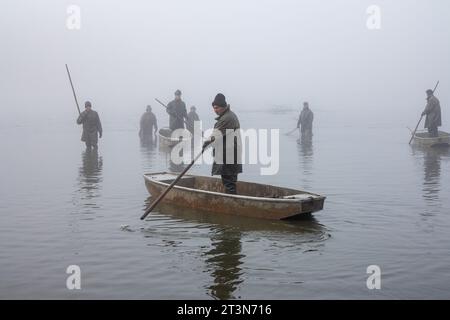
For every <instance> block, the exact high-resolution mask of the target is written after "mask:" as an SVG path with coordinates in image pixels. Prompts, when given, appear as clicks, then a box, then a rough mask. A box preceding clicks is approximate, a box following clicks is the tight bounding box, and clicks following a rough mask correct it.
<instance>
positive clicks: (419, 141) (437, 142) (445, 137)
mask: <svg viewBox="0 0 450 320" xmlns="http://www.w3.org/2000/svg"><path fill="white" fill-rule="evenodd" d="M413 141H414V144H415V145H418V146H423V147H437V146H450V134H448V133H447V132H444V131H439V136H438V137H434V138H432V137H430V136H429V134H428V132H416V134H415V135H414V139H413Z"/></svg>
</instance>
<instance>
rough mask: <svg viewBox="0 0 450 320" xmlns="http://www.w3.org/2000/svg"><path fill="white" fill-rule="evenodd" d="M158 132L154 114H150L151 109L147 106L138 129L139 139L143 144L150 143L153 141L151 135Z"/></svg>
mask: <svg viewBox="0 0 450 320" xmlns="http://www.w3.org/2000/svg"><path fill="white" fill-rule="evenodd" d="M157 131H158V121H157V119H156V116H155V114H154V113H153V112H152V107H151V106H149V105H148V106H147V110H146V111H145V113H144V114H143V115H142V117H141V121H140V128H139V137H140V138H141V140H142V141H143V142H152V141H153V133H155V136H156V132H157Z"/></svg>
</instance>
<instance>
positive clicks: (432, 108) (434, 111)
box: [422, 89, 442, 137]
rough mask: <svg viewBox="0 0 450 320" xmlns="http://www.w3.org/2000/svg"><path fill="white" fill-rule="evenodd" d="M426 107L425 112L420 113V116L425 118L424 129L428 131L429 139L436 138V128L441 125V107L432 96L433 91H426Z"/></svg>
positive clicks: (437, 134)
mask: <svg viewBox="0 0 450 320" xmlns="http://www.w3.org/2000/svg"><path fill="white" fill-rule="evenodd" d="M426 92H427V105H426V107H425V110H424V111H423V112H422V116H425V115H426V116H427V117H426V118H425V128H426V129H428V133H429V134H430V137H438V136H439V133H438V127H440V126H441V125H442V123H441V105H440V103H439V100H438V98H436V97H435V96H434V94H433V90H431V89H428V90H427V91H426Z"/></svg>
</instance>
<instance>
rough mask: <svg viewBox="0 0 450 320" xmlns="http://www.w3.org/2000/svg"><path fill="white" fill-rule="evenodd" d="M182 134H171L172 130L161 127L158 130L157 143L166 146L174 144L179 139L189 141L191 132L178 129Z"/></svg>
mask: <svg viewBox="0 0 450 320" xmlns="http://www.w3.org/2000/svg"><path fill="white" fill-rule="evenodd" d="M180 131H181V132H182V134H178V135H177V137H175V136H172V130H170V129H169V128H167V127H165V128H161V129H159V131H158V136H159V143H160V145H164V146H167V147H171V146H174V145H176V144H177V143H178V142H180V141H190V140H191V136H192V135H191V133H190V132H189V131H188V130H186V129H180Z"/></svg>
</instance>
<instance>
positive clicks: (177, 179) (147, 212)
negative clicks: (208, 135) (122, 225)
mask: <svg viewBox="0 0 450 320" xmlns="http://www.w3.org/2000/svg"><path fill="white" fill-rule="evenodd" d="M208 146H209V145H207V146H206V147H204V148H202V151H201V152H200V153H199V154H198V155H197V156H196V157H195V158H194V160H192V161H191V163H190V164H189V165H188V166H187V167H186V168H184V170H183V171H182V172H181V173H180V175H179V176H178V177H177V178H176V179H175V180H173V182H172V183H171V184H170V186H168V187H167V188H166V190H164V192H163V193H161V194H160V195H159V197H158V198H157V199H156V200H155V201H153V203H152V204H151V206H150V207H149V208H148V209H147V211H145V213H144V214H143V215H142V217H141V220H144V219H145V217H147V215H148V214H149V213H150V212H152V210H153V209H154V208H155V207H156V206H157V205H158V203H159V202H160V201H161V200H162V199H163V198H164V197H165V196H166V194H167V193H168V192H169V191H170V190H171V189H172V188H173V186H174V185H175V184H176V183H177V182H178V181H179V180H180V179H181V177H183V176H184V174H185V173H186V172H187V171H188V170H189V169H190V168H191V167H192V166H193V165H194V163H195V161H197V159H198V158H200V156H201V155H202V154H203V152H204V151H205V150H206V148H208Z"/></svg>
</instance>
